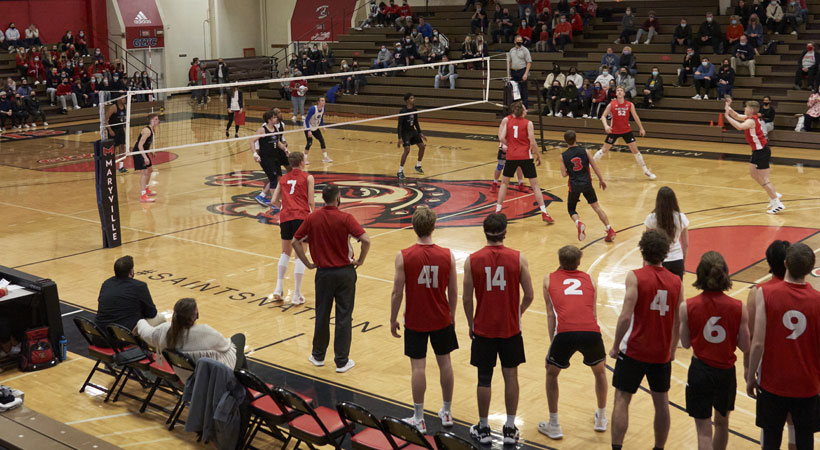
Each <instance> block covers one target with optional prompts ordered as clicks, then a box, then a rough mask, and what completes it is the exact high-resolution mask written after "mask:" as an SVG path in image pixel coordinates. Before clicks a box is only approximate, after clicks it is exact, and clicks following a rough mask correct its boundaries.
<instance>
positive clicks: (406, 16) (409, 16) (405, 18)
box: [393, 0, 413, 33]
mask: <svg viewBox="0 0 820 450" xmlns="http://www.w3.org/2000/svg"><path fill="white" fill-rule="evenodd" d="M412 21H413V10H412V9H411V8H410V4H409V3H407V0H404V1H403V2H402V5H401V6H400V7H399V16H398V17H396V20H394V21H393V23H395V24H396V29H397V30H399V33H404V30H405V29H406V28H405V25H407V23H408V22H412Z"/></svg>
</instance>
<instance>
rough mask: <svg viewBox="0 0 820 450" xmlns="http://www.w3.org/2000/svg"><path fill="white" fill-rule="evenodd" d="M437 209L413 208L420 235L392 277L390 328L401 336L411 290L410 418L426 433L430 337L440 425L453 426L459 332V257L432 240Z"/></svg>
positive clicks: (407, 350) (407, 331) (407, 337)
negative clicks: (454, 360)
mask: <svg viewBox="0 0 820 450" xmlns="http://www.w3.org/2000/svg"><path fill="white" fill-rule="evenodd" d="M435 227H436V213H435V212H434V211H433V210H432V209H430V208H428V207H426V206H421V207H419V208H417V209H416V211H415V212H413V230H414V231H415V232H416V236H418V241H417V242H416V244H415V245H413V246H411V247H408V248H406V249H404V250H402V251H400V252H399V253H398V254H397V255H396V273H395V275H394V277H393V295H392V298H391V308H390V331H391V333H392V334H393V337H396V338H399V337H401V336H399V329H400V328H401V326H400V325H399V319H398V317H399V309H400V308H401V301H402V296H403V294H404V293H405V291H406V293H407V304H406V305H405V307H404V354H405V355H407V356H408V357H409V358H410V367H411V370H412V372H411V375H410V385H411V389H412V392H413V417H410V418H408V419H406V421H407V422H408V423H410V424H412V425H414V426H415V427H416V428H418V429H419V431H421V432H422V433H426V432H427V426H426V425H425V423H424V391H425V390H426V384H427V380H426V375H425V373H424V372H425V370H424V369H425V366H426V365H427V363H426V362H427V341H428V339H429V340H430V344H431V345H432V346H433V353H435V355H436V362H437V363H438V367H439V372H441V376H440V382H441V397H442V399H443V403H444V404H443V405H442V407H441V410H439V413H438V415H439V418H441V424H442V425H443V426H445V427H451V426H453V413H452V410H451V406H450V405H451V403H452V401H453V366H452V364H451V362H450V352H452V351H453V350H455V349H457V348H458V339H456V331H455V325H454V323H455V322H454V320H455V311H456V305H457V304H458V279H457V277H456V260H455V257H454V256H453V253H452V252H451V251H450V249H448V248H443V247H439V246H438V245H436V244H434V243H433V238H432V234H433V230H434V229H435Z"/></svg>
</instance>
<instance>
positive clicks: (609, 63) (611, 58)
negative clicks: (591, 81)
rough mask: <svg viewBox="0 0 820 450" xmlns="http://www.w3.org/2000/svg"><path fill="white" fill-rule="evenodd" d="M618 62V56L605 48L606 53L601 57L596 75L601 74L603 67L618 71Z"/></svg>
mask: <svg viewBox="0 0 820 450" xmlns="http://www.w3.org/2000/svg"><path fill="white" fill-rule="evenodd" d="M620 62H621V60H620V58H618V54H617V53H615V52H613V51H612V47H609V48H607V49H606V53H604V56H602V57H601V65H600V66H599V67H598V73H601V72H603V70H604V68H605V67H608V68H611V69H612V70H618V67H619V64H620Z"/></svg>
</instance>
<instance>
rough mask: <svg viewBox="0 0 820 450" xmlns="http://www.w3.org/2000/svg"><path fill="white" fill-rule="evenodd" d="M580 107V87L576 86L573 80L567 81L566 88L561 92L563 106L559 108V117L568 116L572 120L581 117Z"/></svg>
mask: <svg viewBox="0 0 820 450" xmlns="http://www.w3.org/2000/svg"><path fill="white" fill-rule="evenodd" d="M580 105H581V102H580V101H579V100H578V87H577V86H575V83H574V82H573V81H572V80H567V85H566V87H564V90H563V91H561V104H560V106H559V108H560V109H559V111H558V117H561V114H564V115H566V116H567V117H569V118H570V119H572V118H575V117H580V114H578V108H579V107H580Z"/></svg>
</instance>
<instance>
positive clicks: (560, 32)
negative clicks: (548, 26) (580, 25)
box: [550, 14, 572, 53]
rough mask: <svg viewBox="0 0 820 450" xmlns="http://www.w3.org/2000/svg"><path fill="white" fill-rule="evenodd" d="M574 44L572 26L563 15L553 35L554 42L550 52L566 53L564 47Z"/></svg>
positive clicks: (551, 44)
mask: <svg viewBox="0 0 820 450" xmlns="http://www.w3.org/2000/svg"><path fill="white" fill-rule="evenodd" d="M570 42H572V25H570V24H569V23H568V22H567V16H565V15H564V14H561V16H560V17H559V19H558V24H557V25H555V31H554V32H553V33H552V41H551V43H550V51H552V52H554V51H556V46H557V47H558V50H557V51H560V52H561V53H564V46H566V45H567V44H569V43H570Z"/></svg>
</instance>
